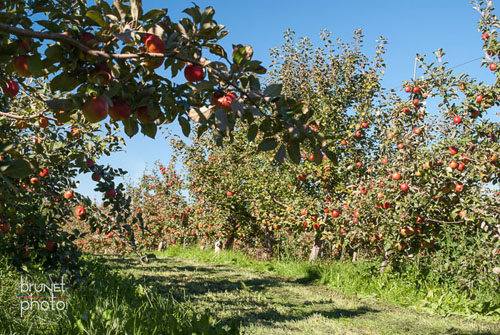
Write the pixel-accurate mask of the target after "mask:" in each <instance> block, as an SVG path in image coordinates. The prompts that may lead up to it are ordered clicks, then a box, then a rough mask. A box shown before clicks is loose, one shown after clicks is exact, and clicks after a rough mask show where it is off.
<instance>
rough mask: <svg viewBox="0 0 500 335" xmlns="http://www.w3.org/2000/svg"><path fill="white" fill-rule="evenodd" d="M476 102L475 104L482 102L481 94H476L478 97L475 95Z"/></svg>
mask: <svg viewBox="0 0 500 335" xmlns="http://www.w3.org/2000/svg"><path fill="white" fill-rule="evenodd" d="M476 101H477V102H481V101H483V95H482V94H478V95H476Z"/></svg>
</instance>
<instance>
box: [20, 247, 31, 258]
mask: <svg viewBox="0 0 500 335" xmlns="http://www.w3.org/2000/svg"><path fill="white" fill-rule="evenodd" d="M21 252H22V253H21V257H22V258H23V259H26V258H28V257H29V255H30V249H28V247H26V246H24V247H23V248H21Z"/></svg>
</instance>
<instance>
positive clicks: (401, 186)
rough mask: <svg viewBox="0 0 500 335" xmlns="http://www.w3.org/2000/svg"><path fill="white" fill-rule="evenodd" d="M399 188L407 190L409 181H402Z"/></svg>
mask: <svg viewBox="0 0 500 335" xmlns="http://www.w3.org/2000/svg"><path fill="white" fill-rule="evenodd" d="M399 188H400V189H401V191H403V192H405V191H408V184H407V183H402V184H401V185H400V186H399Z"/></svg>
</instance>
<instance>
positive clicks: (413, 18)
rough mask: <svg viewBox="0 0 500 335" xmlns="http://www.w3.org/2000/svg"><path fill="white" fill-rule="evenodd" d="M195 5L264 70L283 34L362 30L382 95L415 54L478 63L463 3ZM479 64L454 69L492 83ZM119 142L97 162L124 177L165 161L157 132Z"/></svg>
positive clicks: (149, 3) (472, 23)
mask: <svg viewBox="0 0 500 335" xmlns="http://www.w3.org/2000/svg"><path fill="white" fill-rule="evenodd" d="M195 3H196V4H197V5H198V6H200V7H202V9H203V8H205V7H206V6H212V7H214V9H215V20H217V22H218V23H219V24H223V25H225V26H226V29H227V30H229V31H230V34H229V35H228V36H226V37H225V38H224V39H223V40H222V45H223V46H224V47H225V48H226V50H230V47H231V44H238V43H241V44H244V45H246V44H250V45H252V47H253V49H254V59H258V60H261V61H263V63H264V66H266V67H267V66H268V65H269V64H270V57H269V49H270V48H272V47H275V46H278V45H280V44H282V42H283V32H284V31H285V30H286V29H288V28H290V29H292V30H293V31H295V32H296V36H297V37H309V38H311V39H312V40H313V41H319V33H320V31H322V30H323V29H327V30H328V31H330V32H332V35H331V37H332V39H336V38H338V37H340V38H342V39H344V40H348V39H351V37H352V33H353V31H354V30H356V29H358V28H359V29H362V30H363V33H364V34H365V46H366V48H365V53H366V54H367V55H368V56H369V57H371V56H372V55H373V52H374V46H375V40H377V39H378V38H379V37H380V36H384V37H385V38H387V39H388V42H389V43H388V44H387V49H388V50H387V54H386V57H385V59H386V64H387V69H386V71H385V78H384V81H383V86H384V87H386V88H393V87H399V86H400V85H401V82H402V81H404V80H409V79H411V78H412V76H413V68H414V59H415V55H416V53H420V54H426V55H431V56H432V52H433V51H435V50H437V49H439V48H443V49H444V51H445V53H446V56H445V58H444V60H445V61H448V62H449V64H450V65H451V66H454V65H459V64H462V63H465V62H467V61H469V60H472V59H475V58H477V57H481V56H483V52H482V50H481V47H482V41H481V33H479V32H478V29H477V23H478V20H479V13H478V12H476V11H475V10H474V9H473V8H472V5H471V4H470V3H469V1H468V0H438V1H436V0H433V1H430V0H420V1H418V2H417V1H408V0H406V1H403V0H378V1H377V0H358V1H345V0H344V1H340V0H312V1H311V0H310V1H303V0H300V1H299V0H293V1H292V0H288V1H278V0H274V1H272V0H267V1H262V0H253V1H235V0H232V1H228V0H213V1H205V0H203V1H195ZM496 4H497V5H498V1H497V2H496ZM143 6H144V8H145V10H149V9H151V8H163V7H167V8H168V14H169V15H170V17H171V18H172V19H173V20H178V19H179V18H181V17H183V16H185V14H184V13H182V10H183V9H184V8H187V7H190V6H192V1H185V0H175V1H157V0H154V1H153V0H143ZM497 12H498V11H497ZM480 64H481V61H480V60H476V61H474V62H471V63H469V64H467V65H463V66H460V67H458V68H457V69H456V70H457V71H460V72H466V73H469V74H471V75H472V76H474V77H476V78H478V79H480V80H483V81H486V82H490V83H491V82H493V81H494V78H495V76H494V74H493V73H491V72H490V71H489V70H488V69H486V68H480ZM420 74H421V73H420ZM418 75H419V73H418V72H417V76H418ZM180 79H182V78H180ZM170 130H171V131H173V132H174V133H178V134H180V130H179V127H178V125H177V124H176V123H173V124H172V125H170ZM124 137H125V138H126V136H124ZM126 140H127V143H128V144H127V147H126V151H125V152H120V153H114V154H112V156H110V157H105V158H103V159H101V160H100V161H99V162H98V163H99V164H111V165H113V166H114V167H121V168H123V169H125V170H127V171H129V178H131V179H132V180H136V179H137V178H138V177H139V176H140V175H141V174H142V172H143V171H144V168H145V165H146V164H147V166H148V167H151V166H152V165H153V163H154V162H155V161H156V160H160V161H162V162H163V163H166V162H167V161H168V160H169V158H170V154H171V151H170V148H169V144H168V142H167V141H166V140H165V139H164V135H163V134H162V133H160V132H158V135H157V138H156V140H152V139H149V138H146V137H145V136H143V135H142V134H140V133H139V134H138V135H136V136H135V137H134V138H132V139H127V138H126ZM80 180H81V184H80V186H79V188H78V191H79V192H81V193H83V194H85V195H88V196H90V197H91V198H94V197H97V199H100V198H101V197H102V195H100V194H96V193H95V192H94V191H93V188H94V186H95V185H94V184H95V183H94V182H92V180H91V179H90V175H83V176H81V177H80Z"/></svg>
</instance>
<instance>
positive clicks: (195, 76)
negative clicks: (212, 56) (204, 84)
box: [184, 64, 205, 83]
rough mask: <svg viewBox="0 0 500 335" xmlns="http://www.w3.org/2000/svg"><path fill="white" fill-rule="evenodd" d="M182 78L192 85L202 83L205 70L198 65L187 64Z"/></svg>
mask: <svg viewBox="0 0 500 335" xmlns="http://www.w3.org/2000/svg"><path fill="white" fill-rule="evenodd" d="M184 77H186V80H187V81H189V82H192V83H195V82H198V81H202V80H203V79H204V78H205V68H204V67H203V66H200V65H198V64H189V65H188V66H186V68H185V69H184Z"/></svg>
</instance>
